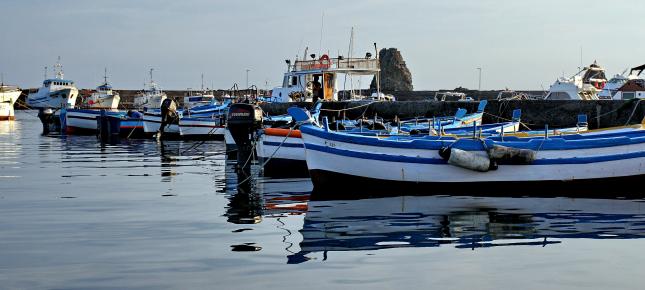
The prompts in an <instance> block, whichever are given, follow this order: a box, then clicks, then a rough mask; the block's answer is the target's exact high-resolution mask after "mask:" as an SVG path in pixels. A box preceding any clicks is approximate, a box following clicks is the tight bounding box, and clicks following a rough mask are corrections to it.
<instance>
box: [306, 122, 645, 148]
mask: <svg viewBox="0 0 645 290" xmlns="http://www.w3.org/2000/svg"><path fill="white" fill-rule="evenodd" d="M300 130H301V132H302V133H304V134H309V135H312V136H316V137H319V138H322V139H326V140H330V141H338V142H345V143H352V144H359V145H367V146H376V147H386V148H404V149H422V150H439V149H440V148H442V147H445V146H447V145H450V144H452V145H451V146H453V147H454V148H459V149H462V150H467V151H480V150H483V149H484V146H483V143H485V144H486V146H487V147H490V146H492V145H502V146H508V147H513V148H519V149H531V150H538V151H543V150H573V149H590V148H604V147H613V146H623V145H631V144H642V143H645V130H640V131H636V132H634V133H633V134H620V135H616V136H606V135H590V136H585V137H586V138H578V139H570V138H563V136H558V137H552V138H548V139H544V137H535V138H517V137H514V138H512V139H511V138H508V139H507V138H505V140H504V141H500V140H494V139H488V138H487V139H483V141H480V140H473V139H455V138H454V137H437V136H423V137H409V136H405V137H399V136H391V137H387V138H377V137H369V136H360V135H352V134H347V133H340V132H332V131H327V132H326V131H324V130H323V129H322V128H318V127H314V126H312V125H303V126H301V128H300ZM581 136H583V135H581ZM482 142H483V143H482Z"/></svg>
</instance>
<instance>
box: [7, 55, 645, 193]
mask: <svg viewBox="0 0 645 290" xmlns="http://www.w3.org/2000/svg"><path fill="white" fill-rule="evenodd" d="M309 57H310V59H307V58H302V59H296V60H295V62H294V63H292V62H291V61H286V63H287V66H288V69H287V72H286V73H285V74H284V77H283V84H282V86H280V87H277V88H275V89H273V90H272V91H271V92H270V94H269V95H267V96H248V95H247V96H236V97H231V96H224V97H222V98H216V97H215V95H214V93H213V91H210V90H207V89H204V87H203V76H202V88H201V90H198V91H192V90H191V91H190V92H189V93H188V94H187V95H186V96H185V98H184V100H183V106H182V107H179V106H178V105H177V103H176V102H175V101H174V100H173V99H171V98H168V96H167V95H166V93H164V91H163V90H162V89H161V88H160V86H159V85H158V84H157V83H156V82H155V81H154V79H153V75H152V73H153V70H152V69H151V70H150V80H149V82H148V83H147V84H146V86H145V88H144V90H143V91H142V92H141V93H139V94H138V95H137V96H136V97H135V99H134V102H133V103H132V106H133V109H131V110H119V109H118V108H119V102H120V99H121V98H120V96H119V93H118V92H116V91H115V90H113V88H112V86H111V84H110V83H109V82H108V78H107V71H106V73H105V76H104V80H103V82H102V83H100V84H99V85H98V86H97V87H96V90H95V91H94V92H93V93H92V94H90V95H89V96H87V97H81V102H80V105H77V104H76V103H77V102H76V99H77V98H78V96H79V90H78V89H77V88H76V86H75V84H74V82H73V81H71V80H68V79H65V78H64V74H63V70H62V65H61V64H60V61H59V62H58V63H57V64H56V66H54V68H55V77H54V78H47V77H45V80H44V81H43V85H42V87H41V88H39V89H38V91H37V92H35V93H31V94H29V95H28V97H27V104H28V105H29V106H31V107H33V108H38V109H39V117H40V118H41V120H42V121H43V130H44V132H45V133H46V132H47V131H50V130H52V128H54V129H53V130H60V131H61V132H64V133H66V134H96V135H98V136H100V137H103V136H108V137H123V136H126V137H128V138H134V137H143V138H150V137H157V138H161V139H218V140H225V142H226V145H227V151H229V152H231V151H237V162H238V167H239V169H240V170H242V171H246V170H247V169H248V168H249V166H250V165H251V164H253V163H254V162H257V164H259V165H260V167H262V168H263V171H262V173H263V174H264V175H266V176H273V177H280V176H308V177H310V178H311V180H312V182H313V184H314V188H315V190H317V191H323V192H336V193H342V194H352V192H354V193H356V192H360V191H362V190H368V189H369V192H381V191H390V192H391V191H397V190H405V191H406V192H407V191H410V192H412V191H420V192H428V193H440V192H444V191H445V192H451V193H455V192H460V191H463V192H471V191H472V190H475V189H482V188H494V189H495V191H496V192H500V191H502V190H507V191H513V190H519V188H522V192H527V191H536V192H537V191H540V190H547V191H548V192H553V191H559V190H564V191H567V192H570V193H572V192H577V191H579V190H582V191H584V190H586V189H588V188H594V189H598V190H605V191H611V190H615V189H616V188H622V189H624V188H625V185H627V184H637V182H638V181H642V180H643V176H644V173H645V172H644V168H645V166H644V165H645V130H643V126H644V124H643V122H641V123H640V124H636V125H626V126H622V127H614V128H603V129H594V130H590V129H589V127H588V122H587V116H585V115H580V116H578V118H577V120H578V121H577V123H575V124H571V126H570V127H565V128H549V127H548V126H545V128H543V129H539V130H530V129H527V128H528V126H526V125H525V124H523V123H522V120H521V119H522V116H521V115H522V112H521V110H519V109H516V110H513V111H512V114H511V115H510V116H508V119H503V118H502V119H503V120H504V122H499V123H485V122H484V114H486V106H487V101H486V100H483V101H479V103H478V104H477V107H476V108H474V107H471V108H474V109H473V110H472V111H470V112H469V111H468V110H466V109H465V108H459V109H457V110H456V111H455V112H454V114H452V115H449V116H432V117H427V116H426V117H417V118H411V119H404V120H402V119H399V118H398V117H396V118H394V119H390V120H386V119H384V118H382V117H381V118H379V117H378V116H374V117H373V118H368V117H366V116H365V113H363V115H361V116H360V117H359V118H357V119H348V118H346V117H345V116H346V115H345V113H346V112H347V111H350V110H365V109H366V108H367V107H369V106H370V105H371V104H372V103H374V102H381V101H392V100H393V99H394V98H393V97H391V96H387V95H384V94H382V93H381V92H380V88H379V78H380V65H379V60H378V58H371V54H369V53H368V54H367V55H366V57H364V58H343V57H341V56H339V57H336V58H331V57H330V56H328V55H326V54H324V55H322V56H320V57H316V55H314V54H312V55H310V56H309ZM643 70H645V65H642V66H638V67H634V68H632V69H631V70H629V74H626V73H623V74H621V75H616V76H615V77H613V78H612V79H610V80H607V78H606V76H605V71H604V69H603V68H602V67H600V66H599V65H598V64H597V63H596V62H594V63H593V64H591V65H590V66H589V67H585V68H583V69H582V70H580V72H578V73H577V74H576V75H574V76H572V77H570V78H560V79H558V80H557V81H556V82H555V83H554V84H553V85H552V86H551V88H550V90H549V92H548V93H547V94H546V97H545V99H546V100H597V99H615V100H619V99H620V100H625V99H639V98H642V97H644V96H645V95H644V94H645V87H644V85H645V81H644V80H643V79H642V78H640V75H641V73H642V71H643ZM361 77H371V78H373V79H374V80H375V83H376V90H375V91H374V90H372V92H373V93H371V94H369V93H368V94H364V92H365V91H369V90H365V91H364V90H361V89H355V88H354V87H353V82H351V81H350V84H352V85H351V87H350V89H349V90H348V89H347V87H346V83H347V82H346V80H347V79H348V78H349V79H350V80H351V79H353V78H361ZM340 80H343V81H340ZM341 83H342V85H341ZM341 92H342V93H341ZM509 92H511V91H509ZM20 93H21V91H20V90H19V89H17V88H14V87H10V86H5V85H4V84H2V86H1V87H0V100H1V101H2V102H1V104H2V107H0V109H1V110H3V111H2V112H3V113H2V114H3V116H13V106H12V105H13V103H14V102H16V99H17V98H18V96H19V95H20ZM512 95H513V96H514V97H515V95H514V94H512ZM454 96H457V97H459V100H458V102H468V103H474V102H475V100H473V99H468V98H467V97H466V96H465V95H463V94H461V95H454ZM448 97H453V95H450V94H442V95H441V96H439V95H436V96H435V99H441V100H443V99H446V98H448ZM338 100H345V101H348V103H349V104H350V108H346V109H341V110H332V111H333V113H334V114H336V115H335V116H340V113H342V116H343V117H342V118H336V117H334V118H333V119H329V118H328V117H327V116H331V115H333V114H329V112H325V110H329V109H324V108H323V104H324V103H326V102H331V101H338ZM262 102H279V103H289V102H292V103H294V104H295V103H296V102H311V103H313V106H311V107H309V108H308V109H307V108H302V107H297V106H293V107H290V108H289V109H288V112H287V114H284V115H273V116H271V115H268V114H266V113H264V112H263V110H262V109H261V107H260V106H259V104H260V103H262ZM298 104H301V105H302V103H298ZM636 105H638V103H637V104H636ZM8 107H11V108H10V109H11V111H10V112H4V110H9V109H8ZM635 111H636V110H634V112H635ZM363 112H365V111H363ZM634 112H632V116H633V114H634ZM632 116H630V119H631V118H632ZM498 117H499V116H498ZM498 120H499V118H498ZM590 186H591V187H590ZM339 189H342V190H341V191H339ZM527 189H528V190H527Z"/></svg>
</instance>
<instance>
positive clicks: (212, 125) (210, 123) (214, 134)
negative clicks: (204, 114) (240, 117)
mask: <svg viewBox="0 0 645 290" xmlns="http://www.w3.org/2000/svg"><path fill="white" fill-rule="evenodd" d="M220 123H221V122H220V120H219V119H207V118H203V119H200V118H180V119H179V134H180V135H181V137H182V138H191V139H192V138H199V139H201V138H203V139H220V140H222V139H224V131H225V129H224V126H222V125H221V124H220Z"/></svg>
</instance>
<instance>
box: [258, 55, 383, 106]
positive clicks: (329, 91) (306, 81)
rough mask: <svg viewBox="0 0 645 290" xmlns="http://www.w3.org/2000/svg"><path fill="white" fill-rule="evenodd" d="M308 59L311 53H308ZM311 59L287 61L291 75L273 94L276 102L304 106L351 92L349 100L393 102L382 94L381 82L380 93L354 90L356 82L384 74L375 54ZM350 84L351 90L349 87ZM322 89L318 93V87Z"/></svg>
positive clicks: (313, 57) (322, 56)
mask: <svg viewBox="0 0 645 290" xmlns="http://www.w3.org/2000/svg"><path fill="white" fill-rule="evenodd" d="M305 55H307V52H306V51H305ZM310 57H311V59H309V60H307V59H305V58H302V59H296V60H295V62H294V64H293V65H292V64H291V61H290V60H287V61H286V63H287V72H286V73H285V74H284V78H283V81H282V86H281V87H276V88H274V89H273V90H272V92H271V101H273V102H300V101H307V102H311V101H317V100H321V101H338V100H339V95H338V92H339V91H341V90H344V91H349V92H350V95H349V96H348V97H346V99H349V100H372V99H379V100H381V99H385V100H388V99H390V98H389V97H387V96H385V95H383V94H381V93H380V90H379V82H378V81H377V82H376V84H377V92H376V93H375V94H372V93H369V94H368V95H367V96H361V95H360V93H359V94H356V91H357V90H358V91H360V87H358V88H354V87H353V83H354V80H355V79H356V80H361V79H362V78H366V77H376V78H377V80H378V74H379V72H380V68H379V60H378V58H371V57H372V54H371V53H367V54H366V56H365V57H364V58H344V57H342V56H338V57H336V58H331V57H329V55H327V54H323V55H321V56H320V57H318V58H317V57H316V55H315V54H311V55H310ZM348 84H349V87H347V85H348ZM318 86H319V87H320V89H318V88H317V87H318Z"/></svg>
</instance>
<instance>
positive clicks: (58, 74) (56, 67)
mask: <svg viewBox="0 0 645 290" xmlns="http://www.w3.org/2000/svg"><path fill="white" fill-rule="evenodd" d="M54 71H55V72H56V78H57V79H63V78H64V74H63V65H62V64H60V56H58V62H56V64H55V65H54Z"/></svg>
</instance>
